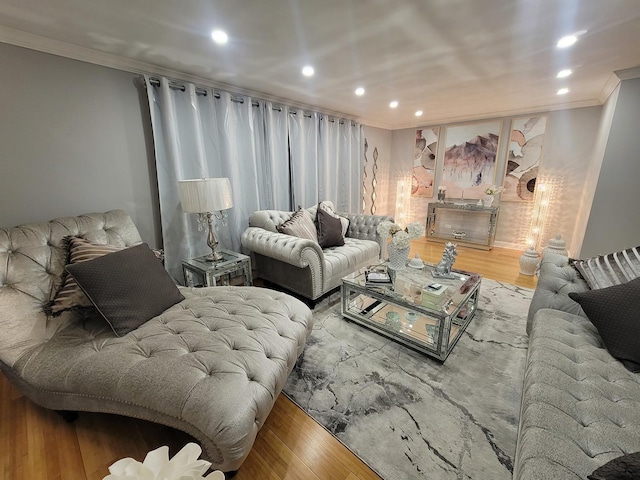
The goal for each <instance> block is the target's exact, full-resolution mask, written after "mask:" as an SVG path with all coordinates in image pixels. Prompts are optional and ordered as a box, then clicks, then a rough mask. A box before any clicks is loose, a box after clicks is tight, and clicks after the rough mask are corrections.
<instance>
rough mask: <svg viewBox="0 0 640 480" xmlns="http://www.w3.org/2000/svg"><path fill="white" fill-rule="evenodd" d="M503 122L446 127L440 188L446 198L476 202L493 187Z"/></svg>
mask: <svg viewBox="0 0 640 480" xmlns="http://www.w3.org/2000/svg"><path fill="white" fill-rule="evenodd" d="M501 127H502V122H501V121H497V122H485V123H471V124H465V125H454V126H452V127H447V130H446V143H445V152H444V162H443V166H442V181H441V184H442V185H444V186H445V187H447V197H448V198H465V199H479V198H482V197H483V196H484V190H485V188H486V187H487V186H489V185H493V183H494V179H495V172H496V155H497V152H498V143H499V141H500V129H501Z"/></svg>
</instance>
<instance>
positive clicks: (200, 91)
mask: <svg viewBox="0 0 640 480" xmlns="http://www.w3.org/2000/svg"><path fill="white" fill-rule="evenodd" d="M149 83H150V84H151V85H153V86H154V87H159V86H160V79H159V78H156V77H149ZM169 88H171V89H172V90H180V91H181V92H184V91H186V90H187V87H185V86H184V84H183V83H179V82H176V81H173V80H169ZM212 94H213V98H220V94H219V93H216V92H213V89H212ZM196 95H202V96H203V97H206V96H207V95H209V92H208V90H207V89H206V88H203V87H198V86H196ZM231 101H232V102H236V103H244V98H243V97H237V96H233V95H231ZM251 106H252V107H259V106H260V102H259V101H257V100H252V101H251ZM271 108H272V110H276V111H278V112H282V107H281V106H279V105H273V106H272V107H271ZM289 114H290V115H296V114H297V112H295V111H290V112H289ZM303 115H304V117H305V118H312V117H313V115H311V114H310V113H304V112H303ZM323 115H324V114H320V119H322V118H323ZM327 117H328V118H329V116H328V115H327ZM329 121H330V122H331V123H335V121H336V119H335V118H329ZM344 122H345V121H344V120H339V123H340V125H344ZM355 125H356V123H355V122H353V121H352V122H351V126H355Z"/></svg>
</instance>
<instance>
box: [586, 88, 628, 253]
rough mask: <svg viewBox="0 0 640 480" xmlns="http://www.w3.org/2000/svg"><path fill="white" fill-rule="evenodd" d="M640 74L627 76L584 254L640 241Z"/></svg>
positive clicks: (612, 125)
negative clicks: (639, 148) (638, 75)
mask: <svg viewBox="0 0 640 480" xmlns="http://www.w3.org/2000/svg"><path fill="white" fill-rule="evenodd" d="M639 125H640V78H634V79H631V80H623V81H622V82H621V83H620V91H619V94H618V98H617V102H616V104H615V112H614V114H613V120H612V122H611V129H610V131H609V138H608V141H607V145H606V148H605V153H604V159H603V161H602V168H601V170H600V175H599V176H598V183H597V186H596V191H595V195H594V197H593V205H592V206H591V210H590V213H589V221H588V223H587V228H586V232H585V236H584V242H583V243H582V249H581V251H580V256H581V257H583V258H584V257H591V256H594V255H600V254H605V253H610V252H615V251H618V250H622V249H625V248H629V247H636V246H638V244H640V215H639V214H638V205H640V188H638V180H640V154H639V153H638V134H639V131H640V130H639Z"/></svg>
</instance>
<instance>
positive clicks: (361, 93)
mask: <svg viewBox="0 0 640 480" xmlns="http://www.w3.org/2000/svg"><path fill="white" fill-rule="evenodd" d="M356 95H358V96H361V95H364V88H362V87H358V88H356Z"/></svg>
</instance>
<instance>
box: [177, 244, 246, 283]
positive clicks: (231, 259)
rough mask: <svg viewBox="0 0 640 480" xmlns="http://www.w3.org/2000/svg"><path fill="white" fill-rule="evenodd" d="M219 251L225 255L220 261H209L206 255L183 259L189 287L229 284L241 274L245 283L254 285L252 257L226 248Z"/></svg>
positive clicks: (185, 279) (184, 272)
mask: <svg viewBox="0 0 640 480" xmlns="http://www.w3.org/2000/svg"><path fill="white" fill-rule="evenodd" d="M218 252H219V253H220V255H222V256H223V257H224V258H223V260H220V261H218V262H207V260H205V258H206V257H204V256H203V257H197V258H190V259H187V260H183V261H182V273H183V274H184V281H185V285H186V286H187V287H195V286H205V287H215V286H218V285H229V284H230V282H231V279H232V278H235V277H239V276H243V285H245V286H251V285H253V280H252V278H251V258H250V257H248V256H247V255H243V254H241V253H237V252H232V251H231V250H225V249H218Z"/></svg>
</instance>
